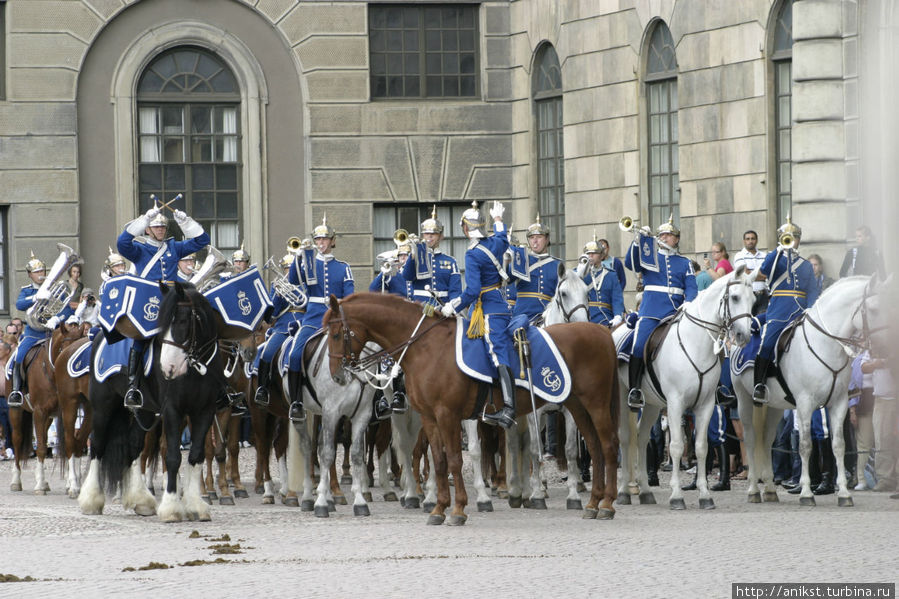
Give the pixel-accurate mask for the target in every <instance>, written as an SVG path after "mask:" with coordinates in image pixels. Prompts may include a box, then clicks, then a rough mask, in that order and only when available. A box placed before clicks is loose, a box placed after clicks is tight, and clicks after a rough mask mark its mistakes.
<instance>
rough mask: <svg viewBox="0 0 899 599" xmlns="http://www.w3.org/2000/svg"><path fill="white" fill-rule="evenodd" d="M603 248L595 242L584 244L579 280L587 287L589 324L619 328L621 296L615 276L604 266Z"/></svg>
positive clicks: (622, 309) (604, 248) (604, 251)
mask: <svg viewBox="0 0 899 599" xmlns="http://www.w3.org/2000/svg"><path fill="white" fill-rule="evenodd" d="M606 253H607V250H606V247H605V246H604V245H603V244H601V243H600V242H599V241H597V240H596V235H594V236H593V241H588V242H587V243H586V244H585V245H584V255H583V256H581V258H580V264H581V265H582V266H581V267H580V268H582V269H583V271H580V270H579V272H583V274H582V278H583V279H584V283H586V284H587V289H588V291H587V300H588V306H589V308H590V322H595V323H596V324H602V325H605V326H607V327H609V328H611V327H614V326H616V325H618V324H619V323H620V322H621V320H622V318H623V316H622V315H623V314H624V293H623V291H622V289H621V283H620V282H619V278H618V275H617V273H616V272H615V271H614V270H612V269H611V268H609V267H608V266H606V262H605V259H606Z"/></svg>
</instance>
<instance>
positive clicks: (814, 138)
mask: <svg viewBox="0 0 899 599" xmlns="http://www.w3.org/2000/svg"><path fill="white" fill-rule="evenodd" d="M792 141H793V160H794V161H796V162H811V161H815V160H841V159H843V158H845V154H846V145H845V138H844V134H843V123H842V121H819V122H806V123H796V124H794V125H793V133H792Z"/></svg>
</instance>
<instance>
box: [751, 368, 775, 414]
mask: <svg viewBox="0 0 899 599" xmlns="http://www.w3.org/2000/svg"><path fill="white" fill-rule="evenodd" d="M770 365H771V360H769V359H768V358H763V357H761V356H757V357H756V358H755V369H754V370H753V372H752V382H753V383H754V385H753V390H752V401H753V403H755V404H756V405H762V404H766V403H768V385H767V381H768V367H769V366H770Z"/></svg>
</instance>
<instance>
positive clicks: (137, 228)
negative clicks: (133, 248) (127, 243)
mask: <svg viewBox="0 0 899 599" xmlns="http://www.w3.org/2000/svg"><path fill="white" fill-rule="evenodd" d="M151 213H152V215H151ZM157 214H159V210H158V209H157V208H150V209H149V210H147V212H146V214H141V215H140V216H138V217H137V218H135V219H134V220H133V221H131V222H130V223H128V224H127V225H125V231H127V232H128V234H129V235H131V236H132V237H137V236H138V235H143V234H144V231H146V230H147V227H149V226H150V220H151V219H153V218H155V217H156V215H157Z"/></svg>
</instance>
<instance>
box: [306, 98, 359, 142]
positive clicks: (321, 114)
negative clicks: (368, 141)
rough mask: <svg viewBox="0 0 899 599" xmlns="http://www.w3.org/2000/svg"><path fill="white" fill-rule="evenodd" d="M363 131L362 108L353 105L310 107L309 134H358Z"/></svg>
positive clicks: (316, 105) (315, 105)
mask: <svg viewBox="0 0 899 599" xmlns="http://www.w3.org/2000/svg"><path fill="white" fill-rule="evenodd" d="M361 129H362V108H361V106H359V105H358V104H357V105H352V104H313V105H311V106H309V132H310V134H312V135H317V134H327V133H352V134H355V133H358V132H359V131H360V130H361Z"/></svg>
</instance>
